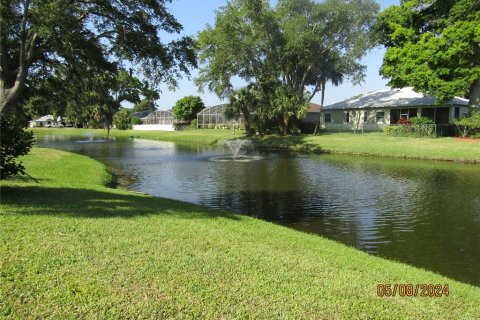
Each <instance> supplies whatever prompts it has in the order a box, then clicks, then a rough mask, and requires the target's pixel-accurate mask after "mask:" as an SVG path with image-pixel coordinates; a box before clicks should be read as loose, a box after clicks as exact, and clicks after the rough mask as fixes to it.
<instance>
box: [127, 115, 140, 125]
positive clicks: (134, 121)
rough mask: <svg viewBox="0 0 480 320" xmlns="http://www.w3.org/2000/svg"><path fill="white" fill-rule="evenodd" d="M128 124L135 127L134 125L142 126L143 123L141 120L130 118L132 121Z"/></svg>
mask: <svg viewBox="0 0 480 320" xmlns="http://www.w3.org/2000/svg"><path fill="white" fill-rule="evenodd" d="M130 123H131V124H132V125H135V124H143V121H142V119H140V118H137V117H132V120H131V121H130Z"/></svg>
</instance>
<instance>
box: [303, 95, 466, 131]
mask: <svg viewBox="0 0 480 320" xmlns="http://www.w3.org/2000/svg"><path fill="white" fill-rule="evenodd" d="M309 111H310V110H309ZM469 111H470V109H469V107H468V100H467V99H463V98H459V97H455V98H453V99H451V100H450V101H448V102H447V103H444V104H442V105H437V104H435V98H434V97H430V96H424V95H423V94H421V93H418V92H415V91H413V88H411V87H406V88H402V89H392V90H389V89H386V90H379V91H375V92H371V93H367V94H364V95H360V96H357V97H353V98H351V99H348V100H344V101H341V102H338V103H334V104H331V105H328V106H325V107H323V108H322V110H321V111H320V112H321V113H322V114H321V118H320V119H321V121H322V123H321V124H322V128H324V129H327V130H371V131H375V130H383V128H384V127H385V126H386V125H389V124H396V123H397V122H398V121H399V120H400V119H409V118H412V117H427V118H430V119H432V120H433V121H434V122H435V123H436V124H448V123H451V122H453V120H454V119H459V118H463V117H465V116H467V115H468V114H469ZM307 117H309V118H308V120H310V119H318V112H317V117H315V116H314V115H309V113H307ZM308 120H307V118H305V121H308Z"/></svg>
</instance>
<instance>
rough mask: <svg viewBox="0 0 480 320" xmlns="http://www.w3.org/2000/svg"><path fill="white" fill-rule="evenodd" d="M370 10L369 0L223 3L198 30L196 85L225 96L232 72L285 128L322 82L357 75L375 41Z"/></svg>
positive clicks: (358, 78) (243, 0)
mask: <svg viewBox="0 0 480 320" xmlns="http://www.w3.org/2000/svg"><path fill="white" fill-rule="evenodd" d="M377 11H378V4H377V3H376V2H375V1H374V0H359V1H347V0H325V1H323V2H321V3H318V2H316V1H313V0H279V1H278V2H277V5H276V6H275V7H274V8H272V7H271V6H270V4H269V2H268V1H266V0H253V1H252V0H230V1H228V2H227V4H226V5H225V6H224V7H221V8H220V9H219V10H218V11H217V15H216V19H215V25H214V26H208V27H207V28H206V29H205V30H204V31H202V32H201V33H200V34H199V37H198V42H197V48H198V51H199V60H200V62H201V68H200V73H199V76H198V78H197V79H196V83H197V85H198V86H199V87H200V88H205V87H206V88H208V89H209V90H210V91H213V92H215V93H216V94H217V95H218V96H219V97H222V98H223V97H227V96H231V95H232V93H233V91H234V88H233V84H232V79H234V78H236V77H239V78H241V79H242V80H244V81H245V82H246V83H247V86H248V85H250V84H255V86H256V90H257V91H260V92H261V94H260V95H258V96H261V97H263V98H262V101H260V102H259V103H255V104H256V105H257V106H258V108H260V106H261V108H260V109H259V110H262V112H263V113H264V114H263V116H264V117H265V118H266V117H270V118H272V117H275V118H278V122H279V123H280V125H281V126H282V127H283V131H284V132H285V133H286V132H287V131H288V128H289V125H290V123H291V120H292V119H296V118H298V117H300V116H301V115H302V114H303V113H304V112H305V111H306V108H307V107H308V102H309V101H310V100H311V99H312V98H313V96H314V95H315V94H316V93H317V92H318V91H319V90H324V88H325V86H324V84H325V82H327V81H332V83H334V84H338V83H340V82H342V81H343V80H344V79H349V80H352V81H353V82H359V81H361V80H362V79H363V77H364V70H365V67H364V66H363V65H361V64H360V62H359V61H360V59H361V58H362V57H363V56H364V55H365V54H366V52H367V51H368V49H370V48H371V47H372V46H373V45H374V44H375V39H374V38H373V37H371V35H370V28H371V26H372V24H373V22H374V19H375V16H376V13H377ZM245 92H246V91H245ZM245 92H244V93H245ZM259 110H256V111H255V113H256V114H257V115H258V114H259V112H260V111H259ZM252 111H253V110H252Z"/></svg>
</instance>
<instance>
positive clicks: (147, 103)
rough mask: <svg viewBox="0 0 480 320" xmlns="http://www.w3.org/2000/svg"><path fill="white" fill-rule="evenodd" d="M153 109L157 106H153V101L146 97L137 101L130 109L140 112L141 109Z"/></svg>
mask: <svg viewBox="0 0 480 320" xmlns="http://www.w3.org/2000/svg"><path fill="white" fill-rule="evenodd" d="M155 110H157V108H155V104H154V103H153V101H151V100H148V99H143V100H142V101H140V102H139V103H137V104H135V105H134V106H133V109H132V111H133V112H142V111H150V112H154V111H155Z"/></svg>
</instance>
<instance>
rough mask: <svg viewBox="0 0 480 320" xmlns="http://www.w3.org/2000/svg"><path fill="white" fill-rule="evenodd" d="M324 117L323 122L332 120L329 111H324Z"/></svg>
mask: <svg viewBox="0 0 480 320" xmlns="http://www.w3.org/2000/svg"><path fill="white" fill-rule="evenodd" d="M324 119H325V123H330V122H332V114H331V113H325V115H324Z"/></svg>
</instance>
